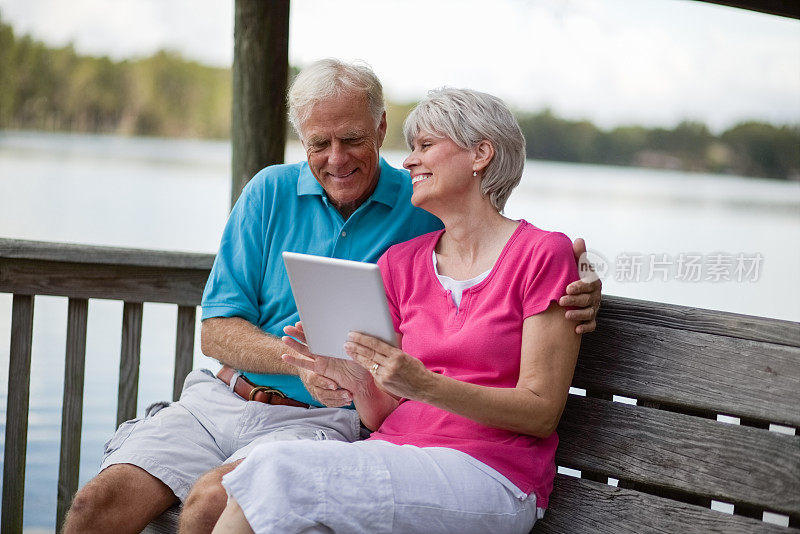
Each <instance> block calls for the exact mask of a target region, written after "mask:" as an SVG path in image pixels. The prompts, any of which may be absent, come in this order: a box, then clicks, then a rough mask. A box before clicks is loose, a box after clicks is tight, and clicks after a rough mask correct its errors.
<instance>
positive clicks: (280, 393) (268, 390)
mask: <svg viewBox="0 0 800 534" xmlns="http://www.w3.org/2000/svg"><path fill="white" fill-rule="evenodd" d="M259 391H263V392H264V393H272V394H273V395H277V396H279V397H281V398H284V399H288V398H289V397H287V396H286V393H284V392H283V391H280V390H278V389H275V388H271V387H268V386H256V387H254V388H253V389H252V391H250V395H249V397H250V400H253V399H254V398H255V396H256V395H258V392H259Z"/></svg>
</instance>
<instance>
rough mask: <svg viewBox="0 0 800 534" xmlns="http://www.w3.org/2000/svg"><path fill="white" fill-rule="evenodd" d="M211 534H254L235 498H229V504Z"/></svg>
mask: <svg viewBox="0 0 800 534" xmlns="http://www.w3.org/2000/svg"><path fill="white" fill-rule="evenodd" d="M211 534H253V529H252V528H250V523H248V522H247V518H245V516H244V512H243V511H242V509H241V508H240V507H239V503H237V502H236V500H235V499H232V498H231V499H228V504H227V505H226V506H225V510H223V511H222V515H221V516H219V521H217V524H216V525H215V526H214V530H213V531H212V532H211Z"/></svg>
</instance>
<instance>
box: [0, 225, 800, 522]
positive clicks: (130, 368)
mask: <svg viewBox="0 0 800 534" xmlns="http://www.w3.org/2000/svg"><path fill="white" fill-rule="evenodd" d="M212 259H213V258H212V256H210V255H200V254H179V253H165V252H153V251H143V250H123V249H111V248H104V247H85V246H76V245H54V244H48V243H36V242H28V241H17V240H4V239H0V292H5V293H13V294H14V305H13V311H12V338H11V358H10V363H9V377H12V376H13V377H15V378H14V380H13V381H12V380H9V392H8V409H7V421H6V441H5V464H4V491H3V517H2V532H3V533H4V534H5V533H6V532H9V533H11V532H21V531H22V492H21V491H19V489H20V488H22V487H24V485H23V482H21V481H23V480H24V466H25V449H26V443H25V435H26V430H27V406H28V404H27V403H28V381H27V380H25V378H26V377H28V378H29V376H30V343H31V335H32V317H33V302H34V298H33V296H34V295H61V296H66V297H69V298H70V301H69V310H70V312H69V316H68V325H67V328H68V335H67V350H66V358H67V362H66V363H67V365H66V368H65V384H66V385H65V390H64V409H63V424H62V427H63V430H62V440H61V447H62V452H61V467H60V471H59V473H60V476H59V484H58V510H57V524H59V525H60V524H61V521H62V519H63V514H64V511H65V510H66V508H67V506H68V505H69V502H70V500H71V498H72V495H73V494H74V492H75V490H76V489H77V480H78V470H77V469H78V456H77V455H78V454H79V452H78V451H79V450H80V426H81V424H80V423H81V413H80V407H81V405H82V395H83V362H84V356H83V355H84V354H85V335H86V310H87V306H88V304H89V302H88V299H91V298H104V299H119V300H124V301H125V302H126V305H125V312H124V316H123V325H122V331H123V336H122V348H121V353H122V359H121V363H120V377H119V378H120V390H119V398H118V420H125V419H127V418H129V417H133V412H135V406H136V391H137V390H136V388H137V381H138V380H137V379H136V377H138V366H139V336H140V335H141V321H142V302H171V303H173V304H177V305H178V322H177V325H176V328H177V332H178V335H177V345H176V348H175V353H176V363H175V380H174V382H175V395H177V394H178V392H179V386H180V383H182V380H183V377H185V375H186V373H188V371H189V369H190V366H191V353H192V340H193V333H194V323H195V306H196V305H197V304H198V303H199V301H200V295H201V293H202V289H203V284H204V281H205V278H206V277H207V275H208V269H209V268H210V266H211V261H212ZM735 290H736V288H735V286H733V285H732V286H731V291H735ZM598 324H599V326H598V330H597V332H595V333H593V334H589V335H586V336H584V339H583V343H582V346H581V354H580V357H579V360H578V367H577V369H576V373H575V379H574V381H573V385H574V387H575V388H580V389H581V390H584V391H585V392H586V395H585V396H583V395H581V394H580V393H582V392H581V391H578V390H576V391H575V393H576V394H574V395H570V398H569V401H568V403H567V408H566V410H565V412H564V416H563V417H562V421H561V424H560V426H559V433H560V435H561V444H560V446H559V450H558V454H557V463H558V465H559V466H562V467H565V468H569V469H570V470H571V471H569V473H568V474H559V475H558V476H557V478H556V484H555V490H554V492H553V496H552V500H551V505H550V509H549V510H548V512H547V514H546V516H545V518H544V519H543V520H542V521H540V522H539V523H537V525H536V526H535V528H534V530H533V531H534V532H536V533H539V532H546V533H550V532H564V533H567V532H568V533H576V532H609V533H611V532H613V533H618V532H631V533H639V532H669V533H671V532H697V533H700V532H703V533H705V532H725V533H728V532H733V533H738V532H787V531H790V529H787V528H785V527H781V526H777V525H774V524H771V523H767V522H764V521H762V519H763V517H764V512H766V513H767V514H770V515H768V516H767V517H768V518H774V517H775V516H774V515H772V514H777V516H778V519H782V520H783V521H784V522H785V521H786V517H788V523H789V525H790V527H793V528H792V529H791V530H795V529H797V527H798V526H800V436H798V435H796V429H797V427H798V426H800V324H798V323H792V322H786V321H778V320H772V319H762V318H757V317H748V316H742V315H734V314H728V313H722V312H713V311H707V310H698V309H692V308H685V307H680V306H672V305H666V304H657V303H651V302H641V301H635V300H630V299H623V298H617V297H605V298H604V300H603V307H602V309H601V312H600V316H599V318H598ZM615 396H621V397H623V398H622V399H620V397H615ZM615 399H617V400H626V401H627V402H631V400H630V399H636V404H635V405H634V404H628V403H626V402H614V400H615ZM720 414H721V415H724V416H728V417H735V418H738V419H739V422H740V424H738V425H736V424H730V423H727V422H721V421H717V416H718V415H720ZM775 425H779V426H775ZM771 426H772V428H773V430H770V427H771ZM775 429H778V430H784V431H787V430H788V431H791V432H794V433H795V435H787V434H784V433H780V432H776V431H774V430H775ZM110 433H111V429H109V434H110ZM578 472H580V478H577V477H576V476H574V475H577V474H578ZM609 479H613V480H611V482H612V483H614V485H611V484H609ZM12 488H13V489H12ZM712 503H713V506H714V508H728V509H729V511H732V512H733V513H732V514H731V513H724V512H721V511H717V510H716V509H712V508H711V507H712ZM176 518H177V508H175V509H172V510H170V511H168V512H167V513H166V514H164V515H162V516H161V517H160V518H159V519H158V520H157V521H155V522H153V523H152V524H151V525H150V526H149V527H148V529H146V530H145V532H152V533H155V532H159V533H166V532H174V531H175V525H176V521H175V520H176Z"/></svg>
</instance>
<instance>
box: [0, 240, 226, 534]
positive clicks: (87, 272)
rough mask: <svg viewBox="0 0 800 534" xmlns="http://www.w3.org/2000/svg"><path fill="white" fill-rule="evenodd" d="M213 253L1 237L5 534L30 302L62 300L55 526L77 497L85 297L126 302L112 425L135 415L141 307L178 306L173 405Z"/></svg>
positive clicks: (20, 479)
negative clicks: (5, 325)
mask: <svg viewBox="0 0 800 534" xmlns="http://www.w3.org/2000/svg"><path fill="white" fill-rule="evenodd" d="M213 259H214V257H213V255H210V254H191V253H175V252H161V251H149V250H133V249H120V248H108V247H96V246H81V245H63V244H55V243H41V242H35V241H20V240H9V239H0V293H11V294H13V304H12V312H11V347H10V354H9V370H8V371H9V372H8V404H7V409H6V438H5V460H4V466H3V509H2V522H1V524H0V528H1V529H2V533H3V534H6V533H12V532H13V533H16V532H22V517H23V498H24V488H25V457H26V448H27V434H28V406H29V393H30V373H31V345H32V341H33V314H34V300H35V299H34V297H35V296H36V295H54V296H62V297H68V298H69V305H68V313H67V341H66V356H65V357H66V361H65V370H64V393H63V407H62V420H61V455H60V460H59V470H58V498H57V511H56V525H57V528H59V529H60V527H61V524H62V522H63V519H64V516H65V514H66V511H67V509H68V507H69V504H70V502H71V500H72V497H73V496H74V494H75V492H76V491H77V489H78V474H79V473H78V468H79V465H80V446H81V424H82V417H83V413H82V410H83V384H84V368H85V357H86V329H87V317H88V308H89V299H92V298H102V299H112V300H121V301H123V302H124V306H123V315H122V344H121V345H122V346H121V349H120V352H121V354H120V369H119V389H118V398H117V424H120V423H121V422H123V421H127V420H128V419H132V418H134V417H135V416H136V402H137V397H138V384H139V357H140V348H141V336H142V316H143V303H145V302H161V303H171V304H176V305H177V306H178V321H177V336H176V343H175V372H174V378H173V398H174V399H175V400H177V398H178V396H179V395H180V392H181V388H182V386H183V380H184V378H185V377H186V375H187V374H188V373H189V371H191V368H192V358H193V352H194V337H195V317H196V308H197V306H198V305H199V304H200V298H201V296H202V293H203V287H204V286H205V282H206V279H207V278H208V273H209V271H210V269H211V265H212V263H213Z"/></svg>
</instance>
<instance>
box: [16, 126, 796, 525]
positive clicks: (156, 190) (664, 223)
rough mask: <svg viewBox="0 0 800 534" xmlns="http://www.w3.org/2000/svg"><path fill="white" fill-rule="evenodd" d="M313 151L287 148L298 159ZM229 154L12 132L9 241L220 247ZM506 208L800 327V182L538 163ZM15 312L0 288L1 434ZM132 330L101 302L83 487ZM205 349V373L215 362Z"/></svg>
mask: <svg viewBox="0 0 800 534" xmlns="http://www.w3.org/2000/svg"><path fill="white" fill-rule="evenodd" d="M383 155H384V157H386V159H387V160H389V161H390V162H391V163H394V164H400V162H402V159H403V157H404V155H403V153H401V152H386V153H384V154H383ZM302 157H303V153H302V150H301V149H300V147H299V146H297V145H290V146H289V148H288V149H287V156H286V160H287V161H298V160H300V159H302ZM229 161H230V147H229V145H228V144H227V143H226V142H214V141H194V140H192V141H181V140H164V139H144V138H133V139H131V138H121V137H114V136H87V135H60V134H42V133H19V132H0V237H5V238H18V239H34V240H43V241H58V242H72V243H85V244H95V245H110V246H122V247H141V248H150V249H163V250H182V251H192V252H208V253H214V252H215V251H216V248H217V245H218V242H219V238H220V235H221V233H222V228H223V226H224V224H225V220H226V217H227V214H228V204H229V196H230V183H229V174H230V170H229ZM506 212H507V214H508V215H509V216H511V217H514V218H525V219H527V220H528V221H530V222H532V223H533V224H536V225H537V226H540V227H542V228H545V229H548V230H560V231H562V232H564V233H566V234H567V235H569V236H570V237H573V238H575V237H584V238H585V239H586V241H587V243H588V245H589V248H590V250H592V251H593V252H594V254H596V255H595V256H594V257H595V258H599V259H602V260H604V261H605V265H606V267H607V272H606V274H605V278H604V282H603V284H604V293H605V294H607V295H621V296H627V297H633V298H639V299H647V300H654V301H660V302H670V303H675V304H683V305H688V306H696V307H702V308H710V309H717V310H726V311H731V312H736V313H744V314H750V315H760V316H765V317H775V318H780V319H788V320H792V321H800V306H798V305H797V302H798V298H797V297H798V296H800V290H798V284H797V275H798V274H800V245H798V244H800V183H788V182H777V181H771V180H760V179H753V178H743V177H735V176H717V175H705V174H689V173H681V172H673V171H660V170H648V169H636V168H622V167H610V166H595V165H574V164H563V163H549V162H539V161H529V162H528V163H527V165H526V168H525V175H524V177H523V181H522V184H521V185H520V187H519V188H518V189H517V190H516V191H515V192H514V194H513V195H512V197H511V199H510V200H509V203H508V206H507V209H506ZM66 315H67V300H66V299H65V298H58V297H37V299H36V304H35V317H34V344H33V354H32V375H31V404H30V418H29V432H28V456H27V467H26V486H25V519H24V522H25V528H26V531H29V532H33V531H35V530H42V531H52V530H53V528H54V522H55V503H56V482H57V480H58V454H59V449H58V443H59V440H60V432H61V421H60V420H61V395H62V389H63V373H64V363H63V359H64V345H65V342H66ZM10 317H11V296H10V295H4V294H0V423H2V428H1V429H0V439H4V437H5V408H6V393H7V384H8V359H9V340H10V327H11V325H10V322H11V321H10ZM175 317H176V310H175V308H174V307H173V306H169V305H159V304H147V305H145V314H144V324H143V333H142V360H141V372H140V390H139V404H138V406H139V413H141V412H142V411H143V409H144V407H145V406H147V405H148V404H150V403H152V402H154V401H157V400H161V399H167V398H169V397H170V396H171V388H172V385H171V384H172V361H173V358H174V343H175V333H174V328H175V326H174V325H175ZM121 321H122V303H119V302H111V301H102V300H92V301H91V302H90V305H89V326H88V333H87V355H86V357H87V363H86V384H85V400H84V409H83V410H84V411H83V432H82V435H83V441H82V447H81V472H80V483H81V484H84V483H85V482H86V481H88V480H89V479H90V478H91V477H92V476H93V475H94V474H95V473H96V472H97V468H98V465H99V461H100V456H101V453H102V446H103V443H104V442H105V440H106V439H108V437H109V436H110V435H111V434H112V432H113V430H114V425H115V419H116V401H115V400H114V399H116V387H117V385H116V384H117V373H118V369H119V347H120V324H121ZM198 332H199V329H198ZM198 348H199V340H198V341H197V342H196V343H195V366H196V367H197V366H206V367H210V368H214V369H215V368H217V367H218V365H217V364H216V362H215V361H213V360H210V359H208V358H205V357H204V356H202V355H201V354H200V353H199V350H198ZM165 362H166V363H165ZM1 453H2V449H0V461H2V454H1Z"/></svg>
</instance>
